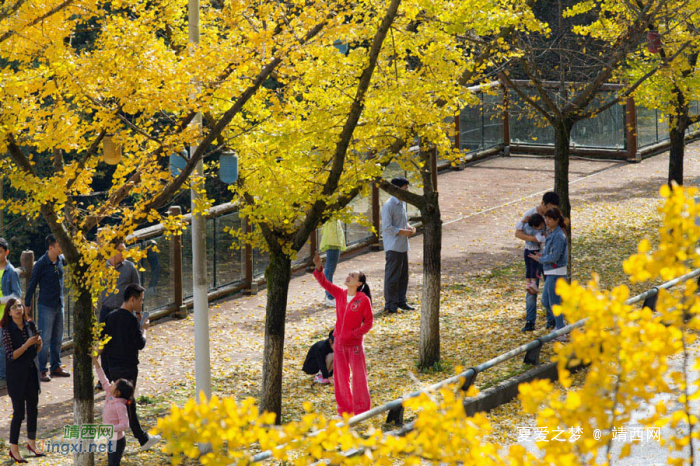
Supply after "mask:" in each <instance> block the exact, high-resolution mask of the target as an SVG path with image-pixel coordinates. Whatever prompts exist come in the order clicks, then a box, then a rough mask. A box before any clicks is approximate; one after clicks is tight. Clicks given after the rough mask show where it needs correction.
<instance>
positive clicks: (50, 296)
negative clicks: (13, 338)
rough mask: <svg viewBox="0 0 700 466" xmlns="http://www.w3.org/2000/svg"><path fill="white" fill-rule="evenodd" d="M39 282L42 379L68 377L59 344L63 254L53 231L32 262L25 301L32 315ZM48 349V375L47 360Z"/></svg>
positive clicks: (60, 342) (40, 365) (40, 366)
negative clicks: (63, 365)
mask: <svg viewBox="0 0 700 466" xmlns="http://www.w3.org/2000/svg"><path fill="white" fill-rule="evenodd" d="M37 285H39V304H38V307H39V310H38V311H39V316H38V318H39V331H40V332H41V334H42V335H43V338H44V340H45V344H44V347H43V348H42V350H41V352H40V353H39V369H40V370H41V381H42V382H50V381H51V377H70V374H69V373H68V372H66V371H65V370H63V368H62V367H61V344H62V343H63V256H62V255H61V246H60V245H59V244H58V242H57V241H56V238H55V237H54V236H53V235H49V236H47V237H46V254H44V255H43V256H41V257H40V258H39V260H38V261H36V263H35V264H34V268H33V269H32V277H31V279H30V280H29V285H27V296H25V298H24V305H25V306H26V307H27V309H28V313H29V317H30V318H31V317H32V315H33V314H32V298H34V291H35V290H36V286H37ZM49 352H50V353H51V373H50V374H51V376H49V374H47V372H46V364H47V362H48V359H49Z"/></svg>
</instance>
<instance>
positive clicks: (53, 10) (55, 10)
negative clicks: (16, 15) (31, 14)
mask: <svg viewBox="0 0 700 466" xmlns="http://www.w3.org/2000/svg"><path fill="white" fill-rule="evenodd" d="M74 1H75V0H65V1H64V2H63V3H60V4H58V5H56V6H55V7H53V8H51V9H50V10H49V11H47V12H46V13H44V14H43V15H41V16H39V17H37V18H34V19H33V20H31V21H30V22H29V23H27V24H25V25H23V26H22V29H23V30H26V29H29V28H30V27H32V26H35V25H37V24H38V23H40V22H42V21H44V20H45V19H46V18H48V17H50V16H53V15H55V14H56V13H58V12H59V11H61V10H63V9H64V8H66V7H67V6H70V4H72V3H73V2H74ZM18 3H19V2H18ZM15 34H16V32H15V31H12V30H10V31H6V32H5V33H4V34H3V35H1V36H0V44H1V43H3V42H5V41H6V40H7V39H9V38H10V37H12V36H13V35H15Z"/></svg>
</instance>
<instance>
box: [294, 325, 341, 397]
mask: <svg viewBox="0 0 700 466" xmlns="http://www.w3.org/2000/svg"><path fill="white" fill-rule="evenodd" d="M334 342H335V337H334V336H333V330H331V333H329V334H328V338H327V339H325V340H321V341H317V342H316V343H314V344H313V345H312V346H311V348H309V352H308V353H307V354H306V360H304V365H303V366H302V368H301V370H303V371H304V372H305V373H307V374H309V375H314V376H315V377H314V382H316V383H321V384H327V383H331V381H330V380H329V379H330V378H331V377H333V343H334Z"/></svg>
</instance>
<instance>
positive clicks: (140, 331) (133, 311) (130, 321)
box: [102, 283, 160, 450]
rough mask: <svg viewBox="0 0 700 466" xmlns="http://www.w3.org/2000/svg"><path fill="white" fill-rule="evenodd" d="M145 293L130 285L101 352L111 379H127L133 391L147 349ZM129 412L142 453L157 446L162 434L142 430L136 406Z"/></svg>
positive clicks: (111, 317) (108, 321)
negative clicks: (150, 433) (144, 314)
mask: <svg viewBox="0 0 700 466" xmlns="http://www.w3.org/2000/svg"><path fill="white" fill-rule="evenodd" d="M144 291H145V290H144V288H143V287H142V286H141V285H137V284H135V283H132V284H130V285H127V287H126V289H125V290H124V303H123V304H122V307H120V308H119V309H117V310H116V311H113V312H110V313H109V315H107V318H106V319H105V328H104V333H105V334H106V335H109V336H110V337H112V338H111V339H110V340H109V341H108V342H107V344H106V345H105V347H104V349H103V352H102V354H103V355H104V356H105V358H106V360H107V361H108V364H109V371H110V377H109V379H110V380H112V381H114V380H118V379H125V380H128V381H129V382H131V383H132V384H133V386H134V390H136V382H137V379H138V375H139V351H141V350H142V349H144V348H145V347H146V334H147V331H148V324H149V321H148V318H147V317H146V318H143V317H144V316H141V312H142V309H143V298H144ZM142 321H143V323H141V322H142ZM127 413H128V415H129V426H130V427H131V431H132V432H133V434H134V437H136V439H137V440H138V441H139V444H141V449H142V450H148V449H149V448H151V447H152V446H153V445H155V444H156V443H158V441H159V440H160V436H159V435H148V433H147V432H146V430H144V429H142V428H141V423H140V422H139V418H138V415H137V413H136V403H132V404H131V405H130V406H129V407H128V409H127Z"/></svg>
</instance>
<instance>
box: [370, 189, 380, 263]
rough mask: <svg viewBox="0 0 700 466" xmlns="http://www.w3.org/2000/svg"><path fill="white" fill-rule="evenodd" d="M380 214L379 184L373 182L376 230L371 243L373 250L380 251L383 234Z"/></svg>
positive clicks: (373, 213)
mask: <svg viewBox="0 0 700 466" xmlns="http://www.w3.org/2000/svg"><path fill="white" fill-rule="evenodd" d="M380 215H381V211H380V207H379V186H377V185H376V184H372V227H374V230H375V232H374V235H373V238H372V244H371V245H370V249H371V250H372V251H380V250H381V249H382V245H381V244H380V243H379V238H380V236H381V235H380V233H379V232H380V231H382V225H381V219H380Z"/></svg>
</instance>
